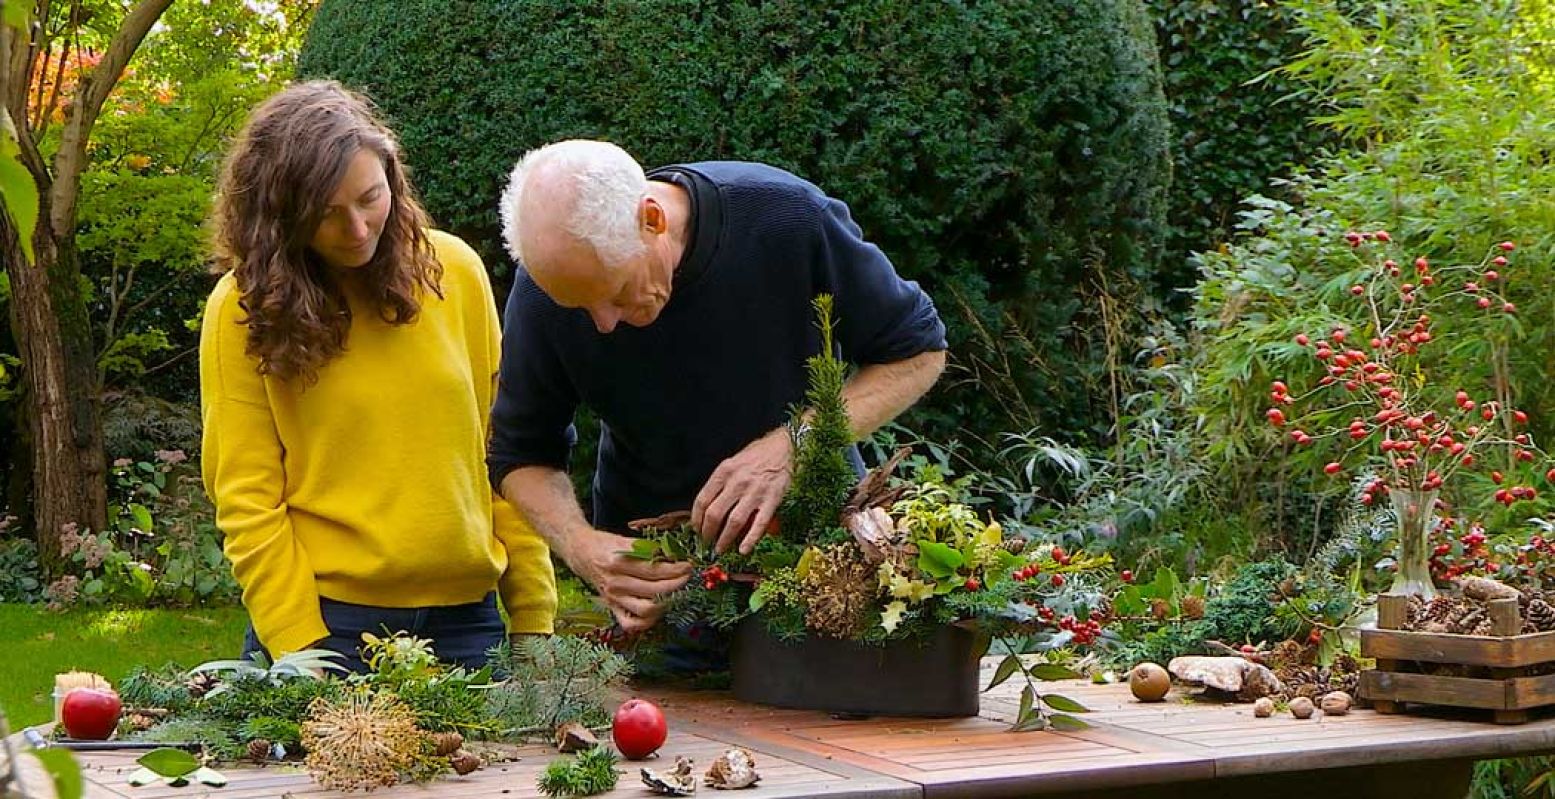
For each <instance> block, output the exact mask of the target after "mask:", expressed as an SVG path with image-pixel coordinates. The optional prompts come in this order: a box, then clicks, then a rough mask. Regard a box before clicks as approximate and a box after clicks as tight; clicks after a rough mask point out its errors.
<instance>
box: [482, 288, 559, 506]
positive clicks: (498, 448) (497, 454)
mask: <svg viewBox="0 0 1555 799" xmlns="http://www.w3.org/2000/svg"><path fill="white" fill-rule="evenodd" d="M550 310H551V308H550V300H549V298H547V297H546V296H545V295H544V294H543V293H542V292H541V291H540V288H539V287H538V286H536V285H535V284H534V281H532V280H530V279H529V276H528V275H527V274H525V273H524V271H523V270H522V269H520V270H519V272H518V274H517V275H516V276H515V277H514V280H513V291H512V292H511V293H510V294H509V295H508V302H507V307H506V308H505V310H504V311H503V315H502V364H501V369H500V370H499V373H498V377H497V399H496V403H495V404H494V405H493V406H492V409H491V443H490V446H489V447H488V450H487V457H486V467H487V470H488V471H489V473H490V477H491V484H492V486H493V487H494V488H496V489H498V490H499V491H500V490H501V487H502V478H504V477H506V476H507V474H508V472H511V471H513V470H514V469H517V468H518V467H520V466H533V465H542V466H550V467H553V468H556V469H563V470H565V469H566V468H567V458H568V455H569V453H570V452H571V450H572V445H573V444H575V443H576V442H577V431H576V429H574V427H573V425H572V415H573V413H574V412H575V411H576V410H577V408H578V395H577V391H576V389H575V388H574V387H573V384H572V381H571V379H570V378H569V377H568V375H567V371H566V369H565V367H563V366H562V363H561V358H560V357H559V356H558V354H557V353H556V351H555V350H554V348H553V347H552V346H551V345H550V344H549V343H548V341H547V338H546V336H545V325H546V321H547V316H548V315H549V314H548V312H549V311H550ZM550 321H551V322H552V323H555V322H556V320H555V319H551V320H550Z"/></svg>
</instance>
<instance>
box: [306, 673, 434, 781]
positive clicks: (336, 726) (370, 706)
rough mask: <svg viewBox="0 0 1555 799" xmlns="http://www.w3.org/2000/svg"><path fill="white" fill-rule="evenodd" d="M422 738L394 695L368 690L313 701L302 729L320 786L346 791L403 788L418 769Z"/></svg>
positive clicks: (310, 765) (309, 761) (309, 764)
mask: <svg viewBox="0 0 1555 799" xmlns="http://www.w3.org/2000/svg"><path fill="white" fill-rule="evenodd" d="M422 737H423V734H422V732H421V730H420V729H418V728H417V727H416V720H415V714H414V713H413V712H411V710H410V708H409V707H406V706H405V704H404V703H402V702H400V701H399V699H398V698H396V697H395V696H394V695H393V694H388V693H381V692H380V693H372V692H369V691H365V690H359V691H353V692H351V693H348V694H346V695H345V696H344V697H341V698H339V699H336V700H330V699H328V698H324V697H320V698H318V699H315V700H313V704H312V705H310V706H309V708H308V721H307V722H306V723H305V724H303V725H302V745H303V747H304V748H305V749H307V750H308V757H307V760H306V764H307V767H308V771H309V772H310V773H311V774H312V775H313V778H314V779H316V780H318V782H319V784H320V785H323V786H324V787H326V788H330V789H333V790H340V791H354V790H369V791H370V790H372V789H374V788H377V787H380V786H389V785H394V784H396V783H398V782H399V781H400V775H401V773H402V772H404V771H406V770H407V769H409V768H410V767H411V766H413V765H414V764H415V760H416V757H417V755H418V754H420V751H421V747H422Z"/></svg>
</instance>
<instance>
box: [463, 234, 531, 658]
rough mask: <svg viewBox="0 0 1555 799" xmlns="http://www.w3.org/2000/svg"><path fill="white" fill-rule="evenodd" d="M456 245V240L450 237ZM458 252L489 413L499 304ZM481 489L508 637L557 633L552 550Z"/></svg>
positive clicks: (475, 263)
mask: <svg viewBox="0 0 1555 799" xmlns="http://www.w3.org/2000/svg"><path fill="white" fill-rule="evenodd" d="M448 238H450V239H452V237H448ZM452 240H453V241H454V242H457V245H456V246H455V247H452V248H450V247H446V246H445V247H443V248H441V249H442V250H445V251H446V250H450V249H451V250H452V251H453V252H454V253H457V256H456V257H461V258H467V259H469V261H470V263H468V264H467V266H468V267H469V271H470V272H471V273H473V274H474V275H475V277H476V280H477V282H478V283H479V285H480V292H479V293H478V297H479V307H477V308H474V309H471V310H470V311H469V312H470V313H471V314H472V316H473V317H474V323H473V324H471V325H470V326H469V329H470V330H471V331H472V335H474V333H473V331H480V333H479V335H480V336H481V340H480V341H479V342H473V341H472V342H471V347H470V350H471V356H472V358H473V359H474V360H475V363H474V364H473V369H472V373H473V374H475V375H478V376H479V375H488V376H489V378H488V379H487V380H486V381H484V382H482V383H481V384H480V385H479V386H478V387H477V391H478V392H480V394H481V396H480V403H481V404H480V407H481V408H484V409H490V408H491V404H492V396H493V394H494V393H495V387H496V381H497V366H498V361H499V359H500V358H501V353H502V337H501V332H500V330H499V328H498V325H497V303H496V299H495V298H494V296H493V294H492V290H491V280H490V278H489V277H488V276H487V274H486V267H485V266H484V265H483V264H482V263H481V262H480V256H479V255H477V254H476V253H475V251H474V250H472V249H470V248H469V246H468V245H466V244H464V242H462V241H458V240H457V239H452ZM439 254H440V255H442V256H443V257H444V258H447V257H449V256H448V255H445V254H444V253H443V252H440V253H439ZM483 429H484V430H485V432H486V435H487V438H488V440H489V438H490V435H491V417H490V416H489V415H488V416H487V418H486V419H485V424H484V427H483ZM483 489H485V490H489V491H492V498H491V516H492V518H491V525H492V531H493V532H494V533H495V535H496V537H497V540H498V541H501V542H502V547H503V549H505V550H507V560H508V564H507V568H506V569H504V570H503V572H502V576H501V577H500V578H499V579H498V583H497V593H498V595H499V596H501V597H502V604H503V607H504V608H506V610H507V613H508V632H513V633H546V634H549V633H551V632H553V629H554V623H555V618H556V572H555V570H554V568H553V567H552V565H551V550H550V548H549V547H547V546H546V544H545V540H544V539H542V538H541V537H540V534H539V533H537V532H535V529H534V527H533V526H531V525H530V524H529V522H528V521H527V520H525V519H524V517H523V515H522V514H520V513H519V512H518V509H517V508H514V507H513V506H512V505H511V504H509V503H508V502H507V500H505V499H503V498H502V496H501V494H500V493H498V492H496V491H495V490H493V489H492V488H490V487H484V486H483Z"/></svg>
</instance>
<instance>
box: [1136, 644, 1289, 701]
mask: <svg viewBox="0 0 1555 799" xmlns="http://www.w3.org/2000/svg"><path fill="white" fill-rule="evenodd" d="M1166 668H1167V671H1170V672H1171V673H1172V676H1174V677H1176V678H1177V679H1178V680H1180V681H1182V682H1185V683H1190V684H1193V685H1202V686H1204V687H1205V688H1212V689H1214V690H1216V691H1220V692H1222V693H1226V694H1231V695H1233V696H1235V697H1236V698H1237V699H1240V700H1242V701H1244V702H1251V701H1253V700H1255V699H1258V698H1260V697H1264V696H1272V695H1274V694H1278V693H1280V692H1281V691H1283V690H1285V686H1284V685H1283V684H1282V683H1281V682H1280V678H1278V677H1276V676H1274V672H1273V671H1270V670H1269V667H1268V666H1264V665H1262V664H1259V663H1253V662H1252V661H1249V660H1245V659H1243V658H1240V657H1203V656H1197V655H1189V656H1184V657H1179V658H1173V659H1172V662H1171V663H1169V664H1167V667H1166Z"/></svg>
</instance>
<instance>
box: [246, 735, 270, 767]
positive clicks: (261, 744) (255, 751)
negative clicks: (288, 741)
mask: <svg viewBox="0 0 1555 799" xmlns="http://www.w3.org/2000/svg"><path fill="white" fill-rule="evenodd" d="M273 748H274V746H273V745H272V744H271V743H270V742H269V741H267V740H265V739H263V738H255V739H254V740H252V741H249V742H248V759H249V760H252V761H254V762H255V763H265V762H268V761H269V760H270V751H271V749H273Z"/></svg>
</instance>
